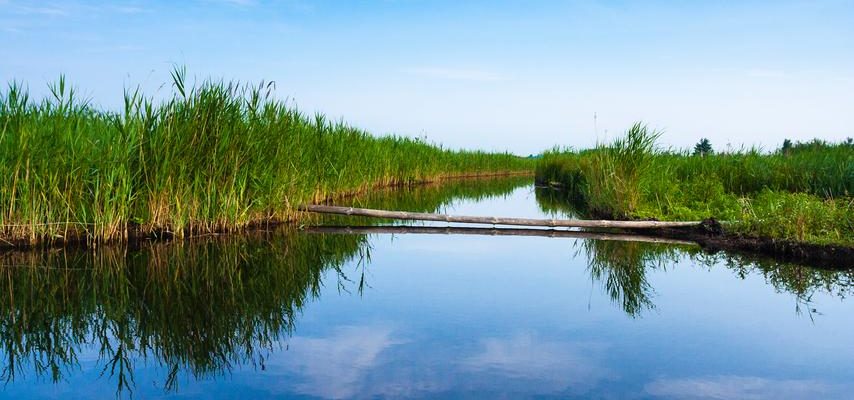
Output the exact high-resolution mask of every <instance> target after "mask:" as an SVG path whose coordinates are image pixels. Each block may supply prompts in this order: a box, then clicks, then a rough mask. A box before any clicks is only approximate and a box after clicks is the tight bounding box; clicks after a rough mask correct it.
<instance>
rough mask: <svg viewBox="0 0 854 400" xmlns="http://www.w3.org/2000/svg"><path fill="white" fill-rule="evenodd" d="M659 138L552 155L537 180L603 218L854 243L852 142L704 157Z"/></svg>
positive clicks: (632, 132)
mask: <svg viewBox="0 0 854 400" xmlns="http://www.w3.org/2000/svg"><path fill="white" fill-rule="evenodd" d="M657 138H658V134H657V133H656V132H653V131H650V130H648V129H647V128H646V127H645V126H644V125H642V124H636V125H634V126H632V127H631V128H630V129H629V130H628V131H627V132H626V135H625V136H624V137H623V138H620V139H618V140H616V141H615V142H613V143H610V144H602V145H599V146H597V147H596V148H593V149H587V150H582V151H573V150H571V149H563V150H562V149H553V150H551V151H547V152H545V153H544V155H543V157H542V158H541V159H540V160H539V161H538V163H537V166H536V179H537V180H538V181H540V182H542V183H551V184H553V185H557V186H561V187H563V188H564V196H565V198H566V199H567V200H568V201H569V202H570V203H572V204H573V208H574V209H575V210H577V211H578V210H581V211H583V212H585V213H588V214H590V215H595V216H597V217H604V218H616V219H636V218H639V219H647V218H655V219H661V220H683V219H684V220H697V219H704V218H717V219H720V220H726V221H731V222H732V223H731V224H729V225H728V227H729V228H730V229H731V230H733V231H735V232H738V233H741V234H745V235H749V236H759V237H771V238H780V239H787V240H793V241H799V242H809V243H819V244H843V245H849V246H850V245H854V198H853V197H852V195H854V146H852V144H851V142H843V143H837V144H833V143H826V142H822V141H818V140H816V141H813V142H810V143H802V144H799V145H796V146H794V147H792V148H789V149H787V150H785V151H784V150H783V149H780V150H777V151H774V152H763V151H761V150H760V149H748V150H740V151H737V152H732V153H720V154H711V155H705V156H699V155H691V154H689V153H688V152H686V151H678V150H677V151H674V150H664V149H660V148H658V147H657V145H656V140H657Z"/></svg>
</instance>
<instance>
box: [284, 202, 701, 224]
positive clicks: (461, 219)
mask: <svg viewBox="0 0 854 400" xmlns="http://www.w3.org/2000/svg"><path fill="white" fill-rule="evenodd" d="M297 209H298V210H300V211H308V212H315V213H322V214H338V215H349V216H356V217H374V218H388V219H403V220H411V221H439V222H457V223H467V224H487V225H514V226H547V227H550V228H621V229H655V228H682V227H690V226H697V225H700V221H613V220H592V219H531V218H503V217H474V216H466V215H446V214H431V213H416V212H407V211H386V210H374V209H370V208H353V207H338V206H325V205H315V204H312V205H303V206H300V207H299V208H297Z"/></svg>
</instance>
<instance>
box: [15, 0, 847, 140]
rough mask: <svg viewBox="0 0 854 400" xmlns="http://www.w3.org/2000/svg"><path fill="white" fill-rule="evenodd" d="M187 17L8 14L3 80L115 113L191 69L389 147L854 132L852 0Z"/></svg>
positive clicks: (54, 7)
mask: <svg viewBox="0 0 854 400" xmlns="http://www.w3.org/2000/svg"><path fill="white" fill-rule="evenodd" d="M174 3H177V5H176V4H173V2H169V1H115V2H111V3H109V4H107V5H105V4H102V2H95V1H91V2H89V1H81V0H78V1H74V0H69V1H56V2H50V1H46V2H41V1H33V2H27V1H18V0H0V81H4V82H8V81H11V80H18V81H24V82H26V83H27V84H28V85H29V86H30V89H31V92H32V94H33V95H36V96H41V95H44V94H45V92H46V83H47V82H50V81H53V80H55V79H56V78H57V77H58V76H59V75H60V74H63V73H64V74H65V75H66V76H67V77H68V79H69V80H70V81H72V82H73V83H74V84H75V85H76V86H77V87H78V88H79V89H80V90H81V91H82V92H83V93H84V94H85V95H86V96H88V97H90V98H92V100H93V101H94V102H95V103H97V104H99V105H102V106H104V107H116V106H117V105H118V104H119V102H120V101H121V94H122V88H123V87H128V86H136V85H141V86H142V87H143V88H144V89H145V90H146V92H147V93H149V94H151V95H155V96H163V95H165V94H167V93H168V91H169V86H168V85H166V86H165V87H164V86H163V83H164V82H168V81H169V70H170V69H171V67H172V65H173V64H183V65H186V66H187V68H188V70H189V72H190V74H191V75H194V76H196V77H199V78H206V77H209V76H211V77H215V78H224V79H237V80H242V81H252V82H257V81H260V80H262V79H264V80H268V81H269V80H273V81H275V82H276V85H277V94H278V96H279V97H281V98H283V99H284V98H288V99H292V101H294V102H295V103H296V104H297V105H298V106H299V107H300V108H301V109H303V110H305V111H307V112H314V111H322V112H324V113H326V114H328V115H330V116H331V117H334V118H343V119H344V120H346V121H348V122H350V123H352V124H354V125H357V126H359V127H362V128H365V129H367V130H369V131H371V132H373V133H375V134H387V133H397V134H402V135H413V136H414V135H418V136H424V135H426V136H427V137H428V139H429V140H431V141H436V142H441V143H443V144H445V145H447V146H451V147H466V148H481V149H488V150H510V151H513V152H516V153H519V154H528V153H535V152H539V151H541V150H543V149H545V148H548V147H550V146H552V145H555V144H560V145H572V146H576V147H585V146H590V145H592V144H594V143H596V142H597V141H602V140H606V139H612V138H613V137H614V136H615V135H617V134H618V133H619V132H622V131H623V130H625V129H626V128H627V127H628V126H629V125H630V124H631V123H632V122H634V121H639V120H641V121H645V122H647V123H648V124H649V125H650V126H652V127H654V128H658V129H662V130H664V136H663V138H662V142H663V144H664V145H667V146H675V147H688V146H691V145H692V144H693V143H695V142H696V141H697V140H698V139H699V138H700V137H708V138H710V139H711V141H712V144H713V145H714V146H715V147H717V148H719V149H723V148H726V147H727V145H728V144H729V145H730V146H731V147H736V148H737V147H739V146H741V145H742V144H744V145H748V146H750V145H763V146H765V147H766V148H771V147H776V146H778V145H779V143H780V142H781V141H782V139H783V138H784V137H786V138H792V139H799V140H806V139H810V138H813V137H820V138H823V139H828V140H841V139H844V138H845V137H847V136H854V2H852V1H823V0H817V1H742V2H730V1H645V2H630V1H598V2H597V1H567V2H529V1H518V2H495V1H483V2H463V1H429V2H428V1H407V0H398V1H392V0H387V1H373V2H370V1H362V2H356V1H352V2H351V1H346V2H345V1H340V2H332V1H327V2H310V1H299V0H294V1H263V0H231V1H225V0H220V1H217V0H199V1H181V2H174ZM594 113H596V114H597V126H596V127H595V128H596V129H594V124H593V115H594Z"/></svg>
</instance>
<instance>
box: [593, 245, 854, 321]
mask: <svg viewBox="0 0 854 400" xmlns="http://www.w3.org/2000/svg"><path fill="white" fill-rule="evenodd" d="M582 243H583V244H582V250H583V253H585V254H586V256H587V260H588V266H589V271H590V276H591V278H592V279H594V280H596V281H599V282H601V283H602V286H603V289H604V290H605V291H606V292H607V293H608V295H609V296H610V297H611V299H612V300H613V301H614V302H615V303H617V304H619V305H620V306H621V307H622V309H623V310H624V311H625V312H626V314H628V315H630V316H632V317H636V316H640V315H642V314H643V312H644V311H645V310H649V309H654V308H655V303H654V301H653V298H654V297H655V290H654V288H653V286H652V285H651V284H650V283H649V281H648V280H647V273H648V272H649V271H656V270H664V269H665V268H667V267H668V266H670V265H675V264H676V263H678V262H679V261H686V262H687V263H690V264H693V266H694V267H702V268H721V267H725V268H727V269H729V270H731V271H732V272H733V273H734V274H735V275H736V276H737V277H739V278H741V279H745V278H746V277H748V276H749V275H759V276H762V278H763V279H764V280H765V282H766V283H768V284H769V285H771V286H773V287H774V288H775V289H776V290H777V291H780V292H785V293H790V294H792V295H793V296H795V299H796V301H797V305H796V307H797V308H796V310H800V309H801V308H803V307H802V306H804V307H806V308H807V310H812V308H811V304H810V303H811V299H812V297H813V296H814V295H815V294H817V293H820V294H824V295H830V296H836V297H839V298H843V299H844V298H846V297H850V296H852V295H854V270H827V269H818V268H810V267H805V266H801V265H794V264H781V263H779V262H776V261H773V260H768V259H763V258H757V257H749V256H740V255H728V254H724V253H717V254H707V253H704V252H702V251H701V250H700V249H699V248H696V247H691V246H674V245H668V244H659V243H645V242H626V241H605V240H594V239H585V240H584V241H583V242H582Z"/></svg>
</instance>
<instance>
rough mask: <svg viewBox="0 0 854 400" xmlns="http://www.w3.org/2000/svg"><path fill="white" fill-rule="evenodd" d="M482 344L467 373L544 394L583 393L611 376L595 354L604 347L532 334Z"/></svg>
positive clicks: (467, 364) (466, 367)
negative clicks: (488, 375)
mask: <svg viewBox="0 0 854 400" xmlns="http://www.w3.org/2000/svg"><path fill="white" fill-rule="evenodd" d="M482 344H483V351H482V352H481V353H479V354H476V355H474V356H472V357H469V358H467V359H465V360H463V361H462V363H461V364H462V367H463V369H464V370H469V371H474V372H478V373H483V372H492V373H496V374H498V375H499V376H501V378H502V379H511V380H519V381H524V382H530V383H532V384H533V383H535V385H530V387H531V388H533V387H536V388H537V390H541V391H543V392H556V391H563V390H567V389H569V390H570V391H572V392H576V393H583V392H586V391H588V390H590V389H592V388H593V387H595V386H596V385H597V384H599V383H600V382H601V381H602V380H603V379H606V378H608V377H609V375H610V373H609V371H608V370H607V369H606V368H604V367H603V366H601V365H599V363H598V362H597V361H596V359H595V358H594V357H593V356H592V354H591V353H595V352H601V351H603V350H604V346H603V345H601V344H596V343H574V342H562V341H554V340H546V339H542V338H536V337H534V336H533V335H531V334H520V335H516V336H514V337H511V338H507V339H499V338H490V339H485V340H483V341H482Z"/></svg>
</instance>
